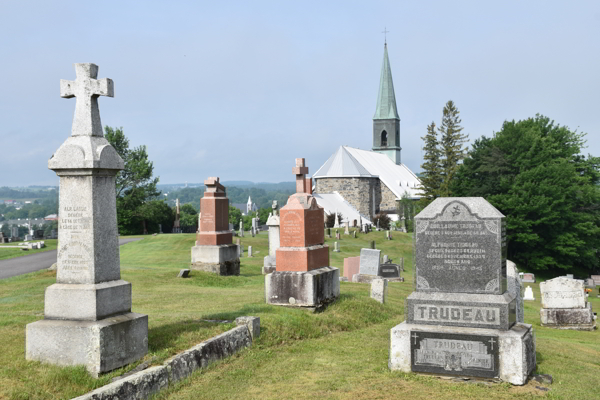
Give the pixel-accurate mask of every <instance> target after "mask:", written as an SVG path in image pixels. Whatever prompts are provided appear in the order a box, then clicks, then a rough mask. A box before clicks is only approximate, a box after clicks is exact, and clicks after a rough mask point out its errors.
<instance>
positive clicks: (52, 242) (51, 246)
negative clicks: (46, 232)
mask: <svg viewBox="0 0 600 400" xmlns="http://www.w3.org/2000/svg"><path fill="white" fill-rule="evenodd" d="M40 241H43V242H44V244H45V245H46V247H44V248H42V249H28V250H27V251H23V250H21V249H17V248H10V246H17V245H18V244H19V243H36V242H40ZM57 245H58V240H56V239H35V240H30V241H29V242H23V241H20V242H15V243H0V247H9V248H7V249H0V260H7V259H9V258H17V257H21V256H26V255H29V254H35V253H43V252H44V251H50V250H56V246H57ZM1 301H2V300H1V299H0V302H1Z"/></svg>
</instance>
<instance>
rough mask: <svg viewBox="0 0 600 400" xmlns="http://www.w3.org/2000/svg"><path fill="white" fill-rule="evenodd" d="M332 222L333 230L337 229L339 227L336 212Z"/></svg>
mask: <svg viewBox="0 0 600 400" xmlns="http://www.w3.org/2000/svg"><path fill="white" fill-rule="evenodd" d="M333 221H334V223H333V227H334V228H339V227H340V218H339V216H338V213H337V211H336V212H335V217H334V219H333ZM336 234H337V231H336Z"/></svg>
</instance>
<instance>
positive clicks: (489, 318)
mask: <svg viewBox="0 0 600 400" xmlns="http://www.w3.org/2000/svg"><path fill="white" fill-rule="evenodd" d="M413 313H414V314H413V319H414V320H415V321H417V322H421V323H422V322H425V323H433V324H444V325H446V324H448V323H455V324H459V325H460V326H468V325H498V324H499V323H500V308H498V307H470V306H437V305H435V304H415V305H414V309H413ZM448 325H449V324H448Z"/></svg>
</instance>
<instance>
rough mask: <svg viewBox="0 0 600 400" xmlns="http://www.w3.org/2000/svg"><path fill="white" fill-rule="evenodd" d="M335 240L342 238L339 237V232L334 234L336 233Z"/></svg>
mask: <svg viewBox="0 0 600 400" xmlns="http://www.w3.org/2000/svg"><path fill="white" fill-rule="evenodd" d="M335 238H336V239H337V240H342V237H341V236H340V233H339V232H336V233H335Z"/></svg>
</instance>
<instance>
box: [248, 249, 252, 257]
mask: <svg viewBox="0 0 600 400" xmlns="http://www.w3.org/2000/svg"><path fill="white" fill-rule="evenodd" d="M248 257H252V246H248Z"/></svg>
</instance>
